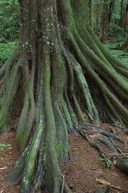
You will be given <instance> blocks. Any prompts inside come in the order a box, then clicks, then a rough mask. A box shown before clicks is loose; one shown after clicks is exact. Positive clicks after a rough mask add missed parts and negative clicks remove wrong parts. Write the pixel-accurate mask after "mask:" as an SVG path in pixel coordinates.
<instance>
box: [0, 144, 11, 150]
mask: <svg viewBox="0 0 128 193" xmlns="http://www.w3.org/2000/svg"><path fill="white" fill-rule="evenodd" d="M8 147H11V144H0V151H3V150H4V149H5V148H8Z"/></svg>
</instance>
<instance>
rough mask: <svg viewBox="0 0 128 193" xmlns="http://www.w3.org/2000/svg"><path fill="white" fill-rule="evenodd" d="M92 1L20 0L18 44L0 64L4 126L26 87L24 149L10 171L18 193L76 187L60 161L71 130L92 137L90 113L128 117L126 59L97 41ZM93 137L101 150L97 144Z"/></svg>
mask: <svg viewBox="0 0 128 193" xmlns="http://www.w3.org/2000/svg"><path fill="white" fill-rule="evenodd" d="M87 6H88V1H83V0H80V1H79V2H77V1H65V0H62V1H61V2H60V1H54V0H50V1H46V0H45V1H41V0H38V1H35V0H29V1H25V0H22V1H21V2H20V19H21V20H20V22H21V23H20V37H19V46H18V47H17V49H16V50H15V52H14V54H13V55H12V56H11V58H10V59H9V60H8V61H7V62H6V63H5V65H4V66H3V67H2V68H1V69H0V78H1V80H2V85H1V90H0V98H1V109H0V110H1V113H0V130H1V132H4V131H5V130H6V128H7V127H8V124H9V120H10V118H11V112H12V111H13V109H14V106H15V102H16V101H17V93H18V92H19V91H22V95H23V96H22V100H21V114H20V119H19V122H18V125H17V131H16V140H17V143H18V145H19V148H20V150H21V156H20V157H19V159H18V160H17V162H16V164H15V165H14V167H13V168H12V170H11V171H10V173H9V174H8V176H7V179H6V180H7V181H8V182H10V183H19V182H20V181H21V186H20V193H22V192H23V193H28V192H30V191H31V192H39V190H40V189H41V188H42V187H44V188H45V189H47V190H48V191H49V192H51V193H60V192H61V193H70V192H71V190H70V189H69V187H68V186H67V184H66V182H65V181H64V178H63V175H62V174H61V170H60V167H59V163H64V162H66V161H67V160H68V133H70V134H71V133H75V132H79V133H80V134H81V135H83V136H84V137H85V138H86V139H87V140H88V141H89V142H90V143H91V141H90V140H89V137H88V134H87V133H86V132H85V131H84V130H83V129H85V127H87V125H86V119H85V116H84V115H85V114H86V115H88V118H89V119H90V121H91V122H92V123H96V124H97V125H100V121H104V122H107V121H109V122H113V123H115V122H116V121H118V122H119V123H120V124H121V125H127V124H128V118H127V117H128V109H127V107H128V105H127V101H128V86H127V78H128V77H127V76H128V73H127V72H128V67H127V66H125V65H123V64H122V63H121V62H120V61H118V60H117V59H116V58H114V57H113V56H112V55H111V54H110V53H109V52H108V51H107V50H106V49H105V48H104V47H103V45H102V44H101V43H100V42H99V40H98V39H97V37H96V36H95V34H94V33H93V31H92V30H91V28H90V27H89V22H88V18H87V15H88V14H89V13H88V10H87ZM37 13H38V14H37ZM83 22H84V23H83ZM98 132H101V131H99V130H98ZM102 132H103V131H102ZM102 134H104V133H102ZM109 135H110V136H108V138H111V137H113V138H115V136H113V134H111V133H109ZM116 138H118V137H117V136H116ZM98 140H100V141H102V142H103V141H106V139H105V138H104V139H103V137H101V136H100V138H99V139H98ZM120 140H121V139H120ZM104 143H105V142H104ZM91 144H92V145H93V146H95V147H96V148H97V149H98V150H99V151H100V153H101V155H102V156H104V155H103V154H102V150H101V148H100V147H99V146H98V144H96V143H95V145H94V143H91ZM106 145H107V146H109V147H110V148H111V150H112V151H114V150H115V149H114V147H113V146H112V145H111V144H110V143H108V144H106Z"/></svg>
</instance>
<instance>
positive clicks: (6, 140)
mask: <svg viewBox="0 0 128 193" xmlns="http://www.w3.org/2000/svg"><path fill="white" fill-rule="evenodd" d="M15 135H16V133H15V131H12V130H11V129H8V132H6V133H3V134H1V135H0V144H11V147H8V148H5V149H4V150H1V151H0V193H8V192H9V193H18V189H19V185H12V184H8V183H6V182H5V178H6V176H7V174H8V172H9V170H10V169H11V167H12V166H13V165H14V163H15V161H16V159H17V158H18V156H19V154H20V153H19V151H18V148H17V145H16V141H15V138H16V136H15ZM69 143H70V148H71V158H70V160H69V161H68V162H67V163H66V164H63V165H61V169H62V175H63V176H64V178H65V179H66V182H67V184H68V185H69V187H70V188H71V189H72V192H73V193H94V192H95V190H96V188H97V187H99V186H103V183H102V184H100V183H99V181H101V180H104V181H102V182H105V184H106V183H109V188H108V192H109V193H127V192H128V177H127V176H126V175H125V174H123V173H121V172H120V171H119V170H118V169H116V168H115V167H114V166H112V167H111V168H107V167H105V165H104V163H103V162H102V161H99V160H98V158H100V155H99V152H98V151H97V150H96V149H94V148H93V147H91V145H90V144H89V143H88V142H87V141H86V140H85V139H83V137H82V136H80V135H79V134H72V135H69Z"/></svg>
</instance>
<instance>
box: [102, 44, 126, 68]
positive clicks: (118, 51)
mask: <svg viewBox="0 0 128 193" xmlns="http://www.w3.org/2000/svg"><path fill="white" fill-rule="evenodd" d="M118 45H119V42H114V43H110V42H107V43H106V44H105V46H106V47H107V48H108V49H109V50H110V52H111V53H112V54H113V55H114V56H115V57H116V58H118V59H119V60H121V61H122V62H123V63H124V64H126V65H128V53H127V52H124V51H123V50H121V49H116V48H117V47H118Z"/></svg>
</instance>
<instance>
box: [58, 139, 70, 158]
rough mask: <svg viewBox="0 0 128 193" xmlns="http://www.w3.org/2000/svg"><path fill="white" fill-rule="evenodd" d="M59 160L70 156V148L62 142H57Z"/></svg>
mask: <svg viewBox="0 0 128 193" xmlns="http://www.w3.org/2000/svg"><path fill="white" fill-rule="evenodd" d="M56 151H57V158H58V159H59V158H60V157H63V156H68V148H67V147H66V146H65V144H63V143H62V142H61V141H57V142H56Z"/></svg>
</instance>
